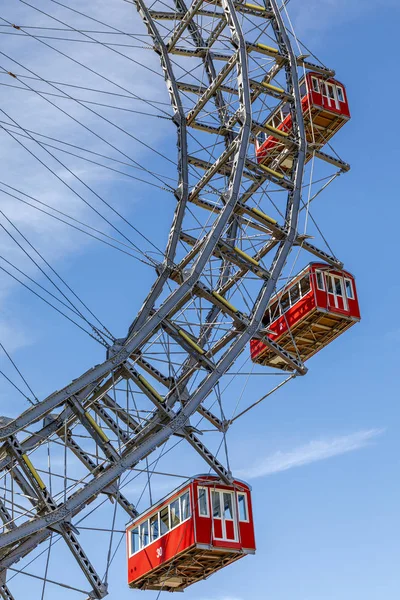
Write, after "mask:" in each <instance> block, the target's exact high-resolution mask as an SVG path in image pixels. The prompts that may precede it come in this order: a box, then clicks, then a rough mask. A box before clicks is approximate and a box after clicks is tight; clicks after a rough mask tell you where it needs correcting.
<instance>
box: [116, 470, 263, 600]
mask: <svg viewBox="0 0 400 600" xmlns="http://www.w3.org/2000/svg"><path fill="white" fill-rule="evenodd" d="M126 533H127V552H128V584H129V586H130V587H132V588H137V589H142V590H163V591H170V592H177V591H182V590H184V589H185V588H186V587H188V586H189V585H191V584H192V583H195V582H196V581H199V580H200V579H204V578H206V577H208V576H209V575H211V574H212V573H214V572H215V571H218V570H219V569H221V568H222V567H225V566H226V565H228V564H230V563H232V562H234V561H236V560H238V559H239V558H242V557H243V556H245V555H246V554H254V552H255V548H256V546H255V540H254V526H253V515H252V506H251V494H250V487H249V486H248V485H247V484H246V483H243V482H241V481H234V482H233V484H232V485H225V484H224V483H221V481H220V480H219V479H218V478H217V477H216V476H214V475H198V476H197V477H194V478H193V479H191V480H190V482H188V483H186V484H184V485H183V486H181V487H180V488H179V489H177V490H175V491H174V492H172V493H171V494H170V495H169V496H167V497H166V498H164V499H163V500H161V501H160V502H159V503H158V504H156V505H154V506H152V507H151V508H149V509H148V510H147V511H146V512H145V513H144V514H142V515H141V516H140V517H138V518H137V519H136V520H135V521H134V522H133V523H131V524H130V525H129V527H128V529H127V532H126Z"/></svg>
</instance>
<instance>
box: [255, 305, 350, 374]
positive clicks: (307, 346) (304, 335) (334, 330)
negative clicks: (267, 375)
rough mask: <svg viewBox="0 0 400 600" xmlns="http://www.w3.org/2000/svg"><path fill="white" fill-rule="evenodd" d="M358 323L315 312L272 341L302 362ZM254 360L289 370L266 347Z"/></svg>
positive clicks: (333, 314)
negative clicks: (298, 357)
mask: <svg viewBox="0 0 400 600" xmlns="http://www.w3.org/2000/svg"><path fill="white" fill-rule="evenodd" d="M357 322H358V319H356V318H354V317H349V316H347V315H341V314H339V313H332V312H328V311H326V310H321V309H318V308H314V310H313V311H311V312H310V313H309V314H308V315H307V317H306V318H304V319H302V320H301V321H299V322H298V323H297V324H295V325H294V326H293V327H292V328H291V329H290V330H288V331H286V332H285V333H283V334H282V335H281V336H277V337H276V338H275V337H274V341H276V342H277V343H278V344H279V345H280V346H281V347H282V348H284V349H285V350H287V351H288V352H290V353H291V354H293V355H294V356H298V355H300V358H301V360H302V361H303V362H304V361H306V360H308V359H309V358H311V356H313V355H314V354H316V352H318V351H319V350H321V349H322V348H324V347H325V346H327V345H328V344H330V342H332V341H333V340H334V339H336V338H337V337H338V336H339V335H340V334H341V333H343V332H344V331H346V330H347V329H349V328H350V327H352V326H353V325H354V324H355V323H357ZM294 340H295V343H294ZM259 343H260V346H263V345H264V344H263V343H262V342H261V341H260V342H259ZM253 360H254V362H256V363H258V364H261V365H267V366H270V367H275V368H277V369H283V370H290V368H289V367H288V365H287V363H285V362H284V361H283V360H282V359H281V358H280V357H279V356H277V354H276V353H275V352H273V351H272V350H270V349H269V348H268V347H267V346H265V350H264V351H262V352H260V354H258V356H257V357H255V358H253Z"/></svg>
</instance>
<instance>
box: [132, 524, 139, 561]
mask: <svg viewBox="0 0 400 600" xmlns="http://www.w3.org/2000/svg"><path fill="white" fill-rule="evenodd" d="M135 529H137V530H138V542H139V550H135V552H133V549H132V535H133V532H134V531H135ZM140 550H141V548H140V536H139V525H135V527H132V529H130V530H129V556H133V555H134V554H136V553H137V552H140Z"/></svg>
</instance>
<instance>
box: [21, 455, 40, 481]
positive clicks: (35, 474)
mask: <svg viewBox="0 0 400 600" xmlns="http://www.w3.org/2000/svg"><path fill="white" fill-rule="evenodd" d="M22 460H23V461H24V463H25V464H26V466H27V467H28V469H29V471H30V472H31V473H32V476H33V478H34V479H35V481H36V483H37V484H38V486H39V487H40V489H41V490H44V489H46V486H45V484H44V481H43V480H42V478H41V477H40V475H39V473H38V472H37V471H36V469H35V467H34V466H33V464H32V463H31V461H30V458H29V457H28V456H27V455H26V454H23V455H22Z"/></svg>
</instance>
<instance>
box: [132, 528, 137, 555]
mask: <svg viewBox="0 0 400 600" xmlns="http://www.w3.org/2000/svg"><path fill="white" fill-rule="evenodd" d="M138 550H139V527H135V529H132V531H131V553H132V554H133V553H134V552H137V551H138Z"/></svg>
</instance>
